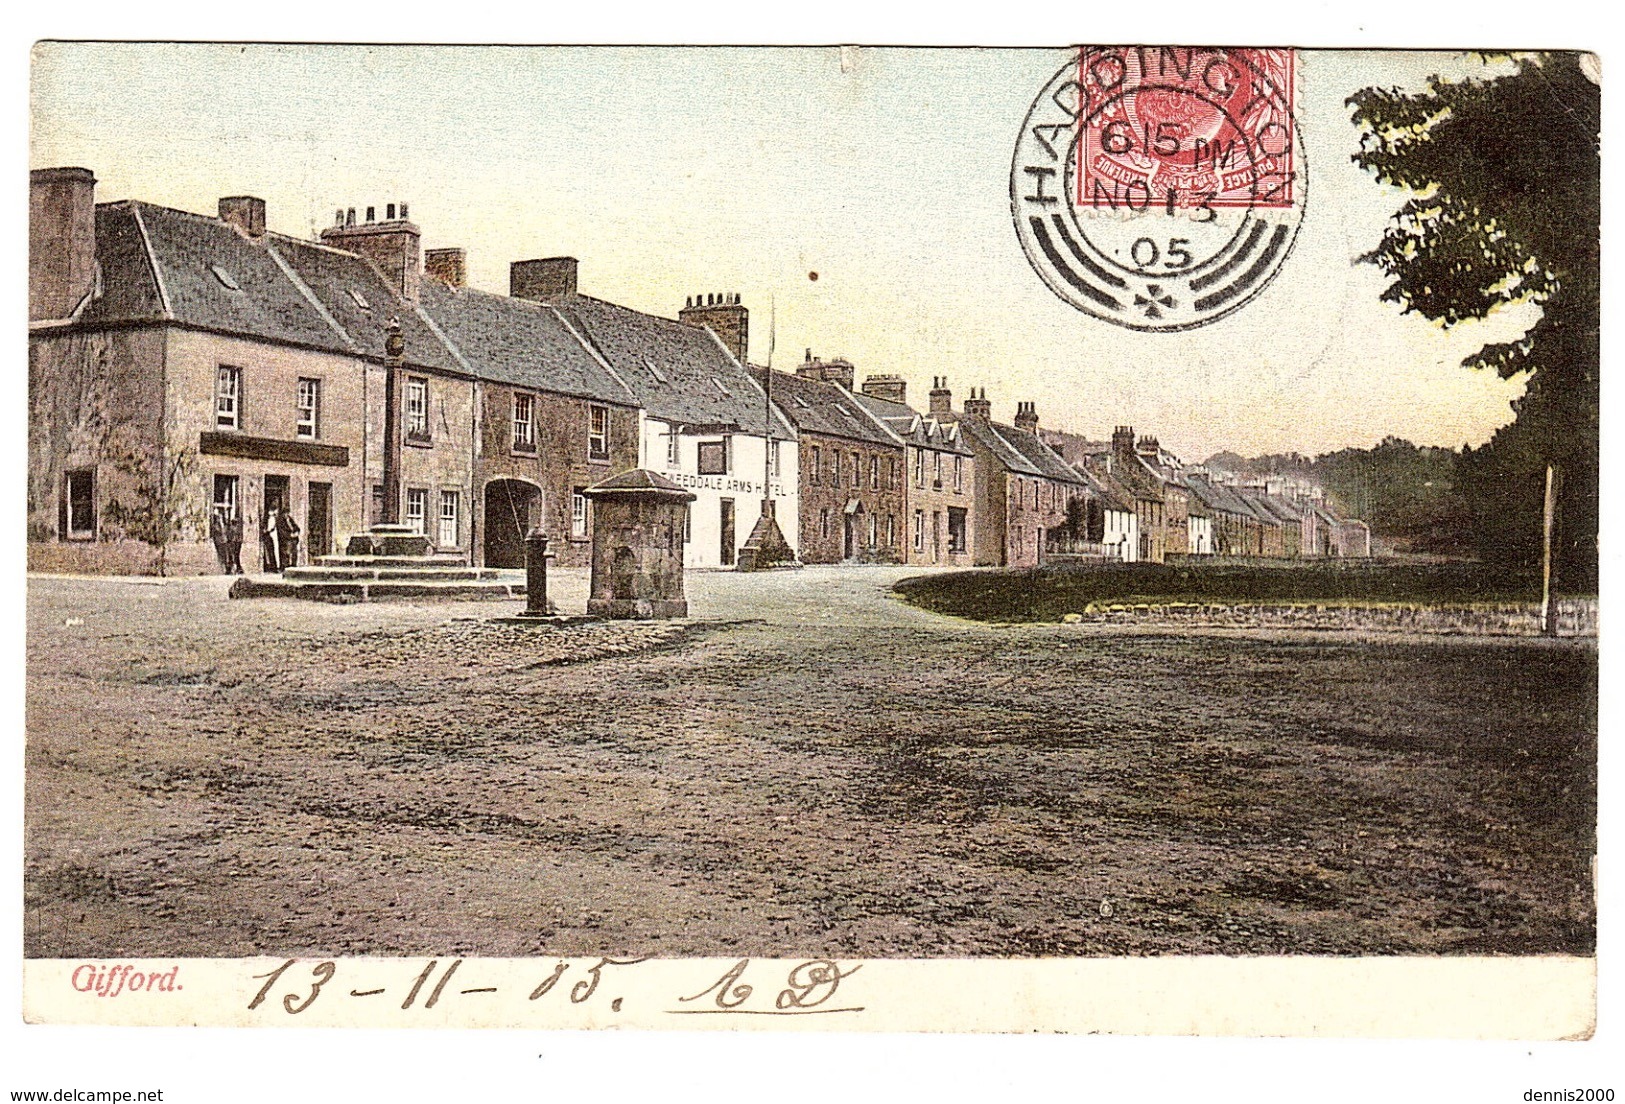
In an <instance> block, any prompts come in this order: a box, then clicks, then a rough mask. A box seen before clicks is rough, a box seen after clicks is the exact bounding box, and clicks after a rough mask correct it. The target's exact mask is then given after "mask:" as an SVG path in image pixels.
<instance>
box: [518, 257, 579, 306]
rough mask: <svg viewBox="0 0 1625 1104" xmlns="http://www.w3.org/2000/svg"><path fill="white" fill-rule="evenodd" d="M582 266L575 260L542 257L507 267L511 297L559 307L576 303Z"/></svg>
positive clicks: (572, 258) (570, 258)
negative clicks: (557, 304)
mask: <svg viewBox="0 0 1625 1104" xmlns="http://www.w3.org/2000/svg"><path fill="white" fill-rule="evenodd" d="M580 268H581V262H580V261H578V260H576V259H575V258H574V257H542V258H540V259H538V260H534V261H515V262H513V263H512V264H510V265H509V266H508V294H509V295H511V296H513V297H514V298H515V299H531V300H534V301H535V302H538V303H558V302H561V301H563V300H565V299H574V298H575V295H576V275H577V273H578V271H579V270H580Z"/></svg>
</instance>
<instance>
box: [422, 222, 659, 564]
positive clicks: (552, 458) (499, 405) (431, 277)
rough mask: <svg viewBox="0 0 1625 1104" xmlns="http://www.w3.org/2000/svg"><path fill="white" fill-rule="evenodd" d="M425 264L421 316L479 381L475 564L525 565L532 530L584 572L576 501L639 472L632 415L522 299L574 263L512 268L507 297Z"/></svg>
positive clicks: (617, 389)
mask: <svg viewBox="0 0 1625 1104" xmlns="http://www.w3.org/2000/svg"><path fill="white" fill-rule="evenodd" d="M426 260H427V262H428V263H427V266H426V278H425V279H424V281H423V289H422V294H421V297H420V298H421V302H422V305H423V308H424V310H425V312H426V313H427V314H428V315H429V317H430V318H431V319H433V320H434V322H435V324H436V326H437V328H438V330H439V333H440V334H441V335H442V337H443V338H444V339H445V341H446V343H447V344H448V346H450V347H451V348H452V349H453V350H454V351H455V352H456V354H457V355H458V357H459V359H460V360H462V361H463V362H464V363H466V364H467V365H468V366H469V369H470V371H471V372H473V373H474V375H475V376H476V379H477V382H476V384H475V390H476V394H477V396H478V402H479V408H480V416H479V440H478V480H477V494H478V499H477V505H478V506H479V507H480V508H479V510H478V512H477V514H476V517H477V519H478V521H479V526H480V532H479V533H478V534H476V537H477V544H478V551H479V559H480V562H481V563H483V564H484V565H486V566H489V567H522V566H523V565H524V561H525V549H524V537H525V533H526V532H527V531H528V530H529V529H530V528H531V527H533V526H539V527H540V528H542V529H543V530H544V531H545V532H546V533H547V534H548V536H549V537H550V538H551V544H550V547H549V550H550V551H551V552H552V553H553V554H554V555H555V556H556V558H557V559H556V562H557V564H558V565H559V566H561V567H575V566H585V565H586V564H587V563H588V559H589V546H590V544H591V534H592V527H591V526H592V520H591V516H590V515H591V511H592V506H591V499H590V497H589V496H587V495H586V494H584V493H583V492H584V491H585V490H586V489H587V488H588V487H590V486H592V485H594V484H596V483H599V482H601V481H602V480H604V479H605V478H607V477H608V476H611V475H614V474H618V473H621V472H625V471H630V470H632V469H634V468H636V467H637V466H638V462H639V452H638V447H639V425H638V422H639V410H638V403H637V398H636V396H634V395H633V394H632V392H631V391H630V390H629V389H628V388H627V387H626V385H625V384H623V383H622V382H621V381H620V379H619V378H617V377H616V375H615V374H614V372H612V371H611V370H610V369H609V368H608V367H607V366H606V365H605V364H604V363H603V361H602V360H600V359H599V358H598V357H595V356H594V355H593V354H592V352H591V351H590V350H589V349H588V348H587V347H586V346H585V345H584V344H582V342H581V340H580V339H579V338H578V337H577V335H576V334H575V333H574V332H573V331H572V330H571V329H570V327H569V326H568V325H566V324H565V322H564V320H563V319H562V318H561V317H560V316H559V314H558V312H557V311H556V310H555V309H554V308H552V307H551V306H548V305H546V304H543V303H538V302H534V301H533V300H532V299H531V298H530V294H533V293H535V291H536V284H537V280H538V278H539V277H540V276H541V275H543V273H544V272H545V270H547V269H550V268H562V267H565V266H566V265H573V264H574V262H573V261H571V260H570V259H569V258H552V259H548V260H543V261H521V262H517V263H515V264H514V265H513V266H512V269H511V272H510V285H511V289H512V291H513V292H514V294H513V295H507V296H505V295H493V294H490V293H488V292H483V291H478V290H475V289H472V288H469V287H467V286H466V283H465V278H464V272H465V271H466V268H465V258H464V257H463V255H462V250H431V251H430V252H429V253H428V254H427V255H426Z"/></svg>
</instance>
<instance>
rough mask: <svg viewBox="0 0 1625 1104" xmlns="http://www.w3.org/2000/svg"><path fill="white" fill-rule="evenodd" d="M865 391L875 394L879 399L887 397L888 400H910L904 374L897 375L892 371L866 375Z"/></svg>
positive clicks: (905, 401)
mask: <svg viewBox="0 0 1625 1104" xmlns="http://www.w3.org/2000/svg"><path fill="white" fill-rule="evenodd" d="M863 393H864V394H865V395H873V396H874V397H875V398H877V399H885V400H886V401H887V402H894V403H907V402H908V384H906V383H905V382H903V377H902V376H895V375H892V374H890V373H887V374H885V375H879V376H865V377H864V380H863Z"/></svg>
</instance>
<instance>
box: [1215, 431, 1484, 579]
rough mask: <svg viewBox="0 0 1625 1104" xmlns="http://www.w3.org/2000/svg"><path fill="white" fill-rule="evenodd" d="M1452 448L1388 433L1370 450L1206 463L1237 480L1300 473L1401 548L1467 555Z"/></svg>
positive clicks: (1230, 455)
mask: <svg viewBox="0 0 1625 1104" xmlns="http://www.w3.org/2000/svg"><path fill="white" fill-rule="evenodd" d="M1457 460H1458V456H1457V454H1456V452H1455V451H1454V450H1452V449H1444V448H1432V447H1423V448H1419V447H1417V446H1416V445H1413V444H1411V442H1409V441H1406V440H1404V439H1403V438H1399V437H1387V438H1385V439H1384V440H1383V442H1382V443H1381V444H1380V445H1377V446H1376V447H1375V448H1369V449H1341V450H1339V451H1337V452H1329V453H1326V454H1325V455H1322V456H1317V457H1314V458H1313V459H1311V458H1309V457H1307V456H1300V455H1299V454H1297V453H1276V454H1273V455H1269V456H1255V457H1243V456H1239V455H1237V454H1236V453H1234V452H1218V453H1214V454H1213V455H1212V456H1210V457H1208V459H1207V461H1206V463H1207V466H1208V467H1210V468H1212V469H1215V470H1220V471H1229V472H1234V473H1235V474H1237V475H1238V476H1243V477H1254V478H1257V477H1263V476H1267V475H1287V474H1290V475H1301V476H1303V477H1304V478H1306V479H1310V480H1313V481H1314V482H1315V483H1318V484H1319V485H1320V486H1321V487H1322V488H1323V489H1324V490H1325V491H1326V494H1327V495H1328V496H1329V497H1330V498H1331V499H1332V500H1333V502H1334V505H1336V506H1337V507H1338V508H1339V509H1340V510H1341V511H1343V512H1345V513H1346V514H1348V515H1349V516H1352V517H1357V518H1360V519H1362V520H1363V521H1365V522H1367V523H1368V524H1369V525H1370V526H1371V531H1372V533H1373V534H1375V535H1376V536H1378V537H1381V538H1383V539H1384V541H1385V542H1386V543H1388V544H1389V545H1391V546H1392V547H1394V548H1396V549H1398V550H1401V551H1411V552H1429V553H1435V554H1441V555H1468V554H1471V553H1472V551H1473V541H1472V535H1471V527H1470V522H1471V519H1470V517H1469V515H1468V512H1467V506H1466V503H1465V502H1464V501H1463V499H1462V497H1461V495H1460V494H1459V493H1457V489H1456V478H1457V475H1456V473H1457V467H1456V464H1457Z"/></svg>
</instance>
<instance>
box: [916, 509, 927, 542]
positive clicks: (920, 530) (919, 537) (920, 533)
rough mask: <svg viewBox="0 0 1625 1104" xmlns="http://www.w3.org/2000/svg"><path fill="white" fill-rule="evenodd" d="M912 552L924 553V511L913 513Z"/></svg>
mask: <svg viewBox="0 0 1625 1104" xmlns="http://www.w3.org/2000/svg"><path fill="white" fill-rule="evenodd" d="M914 551H916V552H924V551H925V511H924V510H915V511H914Z"/></svg>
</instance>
